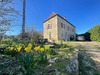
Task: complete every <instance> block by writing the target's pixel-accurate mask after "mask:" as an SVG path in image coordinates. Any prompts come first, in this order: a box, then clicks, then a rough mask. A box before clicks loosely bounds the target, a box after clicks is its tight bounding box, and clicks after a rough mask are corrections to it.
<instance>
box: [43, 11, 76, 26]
mask: <svg viewBox="0 0 100 75" xmlns="http://www.w3.org/2000/svg"><path fill="white" fill-rule="evenodd" d="M56 15H57V16H59V17H60V18H62V19H63V20H65V21H66V22H68V23H69V24H71V23H70V22H69V21H67V20H66V19H64V18H63V17H61V16H60V15H59V14H57V13H55V12H53V13H52V14H51V15H50V16H49V17H48V18H47V19H46V20H45V21H44V22H46V21H48V20H49V19H51V18H53V17H54V16H56ZM44 22H43V23H44ZM71 25H72V24H71ZM72 26H73V27H75V26H74V25H72Z"/></svg>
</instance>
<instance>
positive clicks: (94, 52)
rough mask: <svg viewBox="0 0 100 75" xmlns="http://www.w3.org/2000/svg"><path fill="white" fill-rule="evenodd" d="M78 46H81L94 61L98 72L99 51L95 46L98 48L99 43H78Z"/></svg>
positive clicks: (99, 62) (99, 68) (99, 67)
mask: <svg viewBox="0 0 100 75" xmlns="http://www.w3.org/2000/svg"><path fill="white" fill-rule="evenodd" d="M78 44H79V45H81V46H82V47H83V48H84V49H85V50H86V52H87V53H89V54H90V57H91V58H92V59H93V60H94V62H95V63H96V67H97V69H98V70H99V71H100V49H99V48H97V47H96V46H98V47H100V43H99V42H78Z"/></svg>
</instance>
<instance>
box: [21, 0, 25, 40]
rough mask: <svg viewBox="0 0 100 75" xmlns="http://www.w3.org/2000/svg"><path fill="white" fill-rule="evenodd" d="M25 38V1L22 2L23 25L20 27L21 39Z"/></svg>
mask: <svg viewBox="0 0 100 75" xmlns="http://www.w3.org/2000/svg"><path fill="white" fill-rule="evenodd" d="M24 36H25V0H23V25H22V39H24Z"/></svg>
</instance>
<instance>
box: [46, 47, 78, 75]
mask: <svg viewBox="0 0 100 75" xmlns="http://www.w3.org/2000/svg"><path fill="white" fill-rule="evenodd" d="M66 58H69V60H70V61H69V62H70V63H69V64H68V63H67V62H66V64H65V65H66V71H68V72H69V73H70V74H71V75H78V74H79V68H78V49H77V48H75V51H74V55H72V54H68V55H66ZM57 59H58V58H57V57H55V58H53V59H49V60H48V62H49V63H50V64H53V63H55V61H56V60H57ZM62 71H63V70H62ZM49 72H55V74H56V75H66V74H62V73H61V72H59V71H57V69H52V70H50V71H49ZM70 74H67V75H70Z"/></svg>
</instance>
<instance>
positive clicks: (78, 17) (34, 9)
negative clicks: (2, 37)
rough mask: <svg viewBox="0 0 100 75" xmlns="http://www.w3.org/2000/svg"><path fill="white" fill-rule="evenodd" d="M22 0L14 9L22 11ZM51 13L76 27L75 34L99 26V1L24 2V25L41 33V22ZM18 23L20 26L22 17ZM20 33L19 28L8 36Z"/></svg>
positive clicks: (47, 0)
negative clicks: (64, 18)
mask: <svg viewBox="0 0 100 75" xmlns="http://www.w3.org/2000/svg"><path fill="white" fill-rule="evenodd" d="M22 2H23V0H17V1H16V2H15V3H16V4H15V8H16V9H17V10H20V11H22V6H23V3H22ZM53 12H55V13H58V14H59V15H61V16H62V17H64V16H66V20H68V21H69V22H70V23H72V24H73V25H74V26H75V27H76V33H77V34H82V33H85V32H86V31H88V30H89V29H91V28H93V27H94V26H96V25H98V24H100V0H26V14H25V15H26V21H25V22H26V24H27V25H28V26H29V27H35V28H36V30H37V31H43V21H45V20H46V19H47V18H48V17H49V16H50V15H51V14H52V13H53ZM18 23H19V24H20V25H22V17H20V18H19V20H18ZM20 32H21V26H17V27H14V28H13V32H7V34H8V35H17V34H19V33H20Z"/></svg>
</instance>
